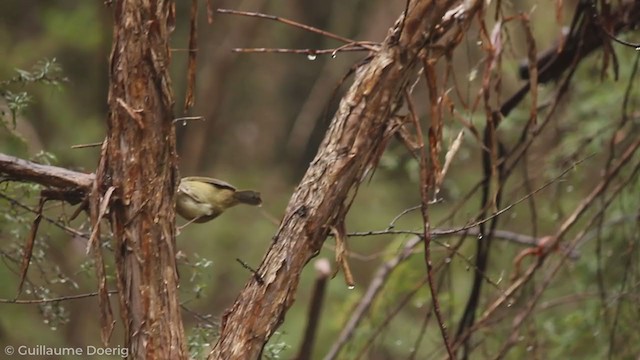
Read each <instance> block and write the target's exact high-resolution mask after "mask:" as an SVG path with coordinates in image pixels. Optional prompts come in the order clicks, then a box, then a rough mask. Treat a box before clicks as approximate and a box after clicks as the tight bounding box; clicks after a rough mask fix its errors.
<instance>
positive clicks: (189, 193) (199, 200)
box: [178, 184, 207, 204]
mask: <svg viewBox="0 0 640 360" xmlns="http://www.w3.org/2000/svg"><path fill="white" fill-rule="evenodd" d="M178 191H179V192H181V193H183V194H185V195H186V196H188V197H190V198H191V200H193V201H195V202H196V203H198V204H204V203H207V199H203V198H202V197H200V196H198V193H197V192H195V191H191V188H190V187H188V186H182V184H180V186H178Z"/></svg>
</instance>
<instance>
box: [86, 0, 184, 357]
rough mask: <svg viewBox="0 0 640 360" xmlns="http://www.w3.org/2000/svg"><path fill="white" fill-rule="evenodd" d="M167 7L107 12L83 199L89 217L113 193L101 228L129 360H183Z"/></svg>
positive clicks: (128, 6) (126, 6)
mask: <svg viewBox="0 0 640 360" xmlns="http://www.w3.org/2000/svg"><path fill="white" fill-rule="evenodd" d="M174 6H175V5H174V3H173V2H172V1H167V0H165V1H144V0H119V1H116V2H115V3H114V35H113V49H112V52H111V68H110V88H109V98H108V102H109V108H110V113H109V119H108V134H107V139H106V140H105V144H104V145H103V151H102V157H101V160H100V164H99V166H98V171H97V173H96V174H97V175H96V179H97V187H96V188H97V191H95V192H94V193H93V194H92V199H91V202H92V206H91V209H92V212H95V209H97V208H98V207H97V206H96V204H97V203H98V202H100V199H99V197H100V196H97V194H98V193H99V194H102V193H104V192H105V191H106V190H107V189H108V188H110V187H113V188H115V191H114V194H113V199H112V204H111V207H110V209H111V212H110V221H111V227H112V231H113V237H114V241H115V246H114V248H115V249H116V251H115V256H116V273H117V286H118V291H119V299H120V317H121V319H122V321H123V324H124V329H125V346H127V347H128V348H129V349H130V356H131V357H132V358H136V359H145V358H149V359H155V358H165V359H185V358H186V357H187V351H186V345H185V338H184V330H183V326H182V318H181V316H180V306H179V302H178V293H177V285H178V275H177V273H176V261H175V212H174V194H175V188H176V185H177V181H178V179H179V175H178V169H177V165H176V163H177V156H176V151H175V141H176V137H175V129H174V125H173V94H172V92H171V82H170V78H169V73H168V66H169V62H170V53H169V48H168V44H169V32H170V31H171V27H172V26H173V22H174V12H175V10H174ZM94 226H97V224H94ZM94 251H98V252H99V251H100V250H99V248H97V246H96V247H94ZM99 280H100V279H99ZM101 306H103V307H104V306H108V304H104V303H102V304H101ZM104 326H108V324H104V323H103V327H104Z"/></svg>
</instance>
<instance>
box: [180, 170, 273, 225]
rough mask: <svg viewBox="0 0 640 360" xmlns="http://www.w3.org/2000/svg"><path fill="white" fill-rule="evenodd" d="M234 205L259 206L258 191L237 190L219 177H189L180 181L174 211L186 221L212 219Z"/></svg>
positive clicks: (197, 221)
mask: <svg viewBox="0 0 640 360" xmlns="http://www.w3.org/2000/svg"><path fill="white" fill-rule="evenodd" d="M237 204H247V205H253V206H260V205H262V198H261V197H260V193H259V192H257V191H253V190H237V189H236V188H235V187H234V186H233V185H231V184H229V183H227V182H224V181H222V180H218V179H214V178H210V177H203V176H188V177H185V178H182V179H181V180H180V184H179V185H178V192H177V194H176V211H177V212H178V214H180V216H182V217H183V218H185V219H186V220H188V221H189V222H188V223H187V224H185V225H183V226H182V227H181V228H184V227H185V226H187V225H189V224H191V223H192V222H195V223H205V222H208V221H211V220H213V219H215V218H216V217H218V216H219V215H220V214H222V213H223V212H224V211H225V210H227V209H228V208H230V207H233V206H235V205H237Z"/></svg>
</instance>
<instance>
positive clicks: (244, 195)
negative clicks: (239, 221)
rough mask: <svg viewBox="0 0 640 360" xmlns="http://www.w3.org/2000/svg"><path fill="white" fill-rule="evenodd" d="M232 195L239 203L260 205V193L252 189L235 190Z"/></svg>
mask: <svg viewBox="0 0 640 360" xmlns="http://www.w3.org/2000/svg"><path fill="white" fill-rule="evenodd" d="M233 197H234V198H235V199H236V200H238V202H239V203H242V204H247V205H256V206H257V205H262V198H260V193H259V192H257V191H252V190H241V191H236V192H235V193H234V194H233Z"/></svg>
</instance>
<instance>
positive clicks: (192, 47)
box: [184, 0, 198, 113]
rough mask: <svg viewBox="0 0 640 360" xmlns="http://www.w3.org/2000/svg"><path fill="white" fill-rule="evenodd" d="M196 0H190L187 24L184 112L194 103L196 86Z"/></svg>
mask: <svg viewBox="0 0 640 360" xmlns="http://www.w3.org/2000/svg"><path fill="white" fill-rule="evenodd" d="M197 47H198V0H191V21H190V25H189V61H188V62H187V95H186V97H185V100H184V112H185V113H186V112H187V111H188V110H189V109H190V108H191V107H193V104H194V101H195V99H194V97H195V96H194V91H195V88H196V55H197V53H198V49H197Z"/></svg>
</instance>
